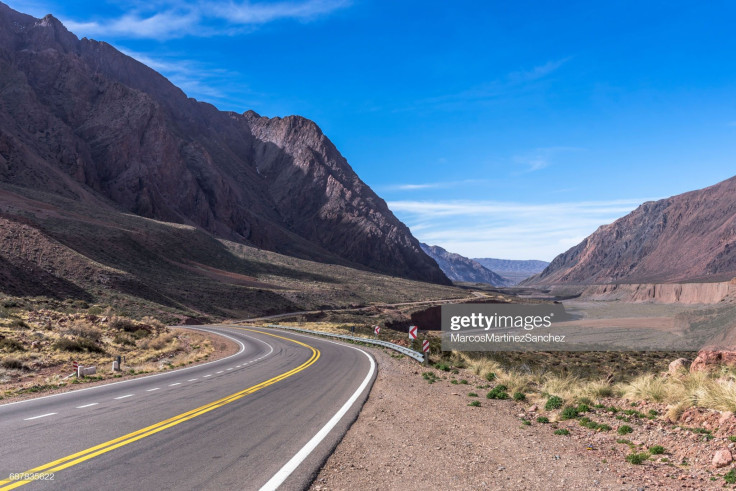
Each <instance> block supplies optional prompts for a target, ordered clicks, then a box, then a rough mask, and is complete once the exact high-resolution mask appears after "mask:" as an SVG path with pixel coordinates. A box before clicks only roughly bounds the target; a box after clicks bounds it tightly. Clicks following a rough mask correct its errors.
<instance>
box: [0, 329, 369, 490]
mask: <svg viewBox="0 0 736 491" xmlns="http://www.w3.org/2000/svg"><path fill="white" fill-rule="evenodd" d="M200 328H201V329H205V330H208V331H211V332H216V333H220V334H225V335H227V336H229V337H231V338H233V339H235V340H236V341H238V342H239V343H240V344H241V348H242V349H241V351H240V352H239V353H237V354H235V355H233V356H231V357H228V358H224V359H221V360H217V361H214V362H211V363H206V364H204V365H198V366H194V367H189V368H185V369H179V370H176V371H171V372H167V373H164V374H159V375H153V376H148V377H143V378H138V379H133V380H127V381H123V382H117V383H111V384H107V385H102V386H97V387H92V388H87V389H78V390H74V391H71V392H67V393H63V394H58V395H53V396H47V397H42V398H37V399H31V400H27V401H21V402H17V403H10V404H4V405H0V490H5V489H13V488H14V487H17V486H19V485H22V486H23V489H36V488H38V489H41V488H43V489H52V488H56V489H75V490H84V489H90V490H91V489H95V490H98V489H136V490H140V489H218V490H219V489H238V490H239V489H275V488H277V487H278V488H279V489H302V488H304V487H305V486H307V485H308V484H309V483H310V482H311V480H312V477H313V476H314V475H315V473H316V472H317V471H318V470H319V467H320V466H321V464H322V463H323V461H324V460H325V459H326V458H327V456H329V454H330V453H331V452H332V449H333V448H334V446H335V445H336V444H337V442H338V441H339V440H340V438H342V435H343V434H344V432H345V431H346V430H347V428H348V427H349V425H350V424H351V423H352V421H353V420H354V419H355V417H356V416H357V413H358V412H359V410H360V406H361V405H362V403H363V401H364V400H365V398H366V397H367V395H368V392H369V390H370V386H371V384H372V383H373V380H374V378H375V362H374V361H373V359H372V358H371V357H370V355H368V354H366V353H365V352H364V351H363V350H360V349H358V348H356V347H353V346H351V345H347V344H339V343H335V342H331V341H327V340H323V339H318V338H315V337H311V336H303V335H299V334H295V333H290V332H285V331H280V330H276V329H257V328H237V327H225V326H202V327H200ZM26 472H28V473H31V474H35V475H36V477H37V478H38V479H37V480H34V481H32V482H27V481H22V480H18V477H19V476H13V475H12V474H17V473H26Z"/></svg>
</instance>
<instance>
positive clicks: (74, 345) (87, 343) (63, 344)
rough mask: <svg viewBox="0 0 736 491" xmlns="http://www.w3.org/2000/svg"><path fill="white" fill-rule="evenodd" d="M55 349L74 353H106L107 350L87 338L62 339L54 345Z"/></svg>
mask: <svg viewBox="0 0 736 491" xmlns="http://www.w3.org/2000/svg"><path fill="white" fill-rule="evenodd" d="M54 348H56V349H58V350H62V351H72V352H76V353H82V352H85V351H86V352H88V353H104V352H105V350H104V349H102V347H100V346H98V345H97V344H96V343H94V342H93V341H91V340H89V339H87V338H77V339H69V338H61V339H59V340H57V341H56V342H55V343H54Z"/></svg>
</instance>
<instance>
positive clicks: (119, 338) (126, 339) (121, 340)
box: [113, 333, 135, 346]
mask: <svg viewBox="0 0 736 491" xmlns="http://www.w3.org/2000/svg"><path fill="white" fill-rule="evenodd" d="M113 341H114V342H115V343H116V344H122V345H127V346H135V341H134V340H133V338H131V337H130V336H128V335H127V334H122V333H118V334H116V335H115V337H114V338H113Z"/></svg>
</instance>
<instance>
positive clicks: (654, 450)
mask: <svg viewBox="0 0 736 491" xmlns="http://www.w3.org/2000/svg"><path fill="white" fill-rule="evenodd" d="M664 452H665V450H664V447H663V446H662V445H654V446H653V447H650V448H649V453H650V454H652V455H662V454H663V453H664Z"/></svg>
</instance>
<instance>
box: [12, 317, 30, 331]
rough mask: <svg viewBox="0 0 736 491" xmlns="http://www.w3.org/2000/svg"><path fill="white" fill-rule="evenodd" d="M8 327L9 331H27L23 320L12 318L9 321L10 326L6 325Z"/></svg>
mask: <svg viewBox="0 0 736 491" xmlns="http://www.w3.org/2000/svg"><path fill="white" fill-rule="evenodd" d="M8 327H10V328H11V329H28V324H26V323H25V322H24V321H23V319H19V318H17V317H12V320H11V321H10V324H8Z"/></svg>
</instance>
